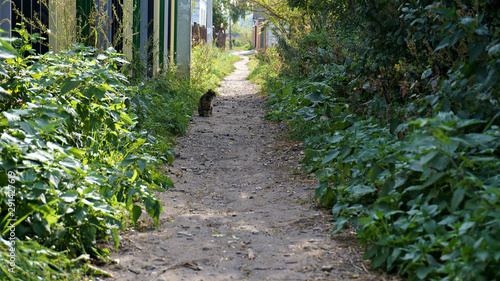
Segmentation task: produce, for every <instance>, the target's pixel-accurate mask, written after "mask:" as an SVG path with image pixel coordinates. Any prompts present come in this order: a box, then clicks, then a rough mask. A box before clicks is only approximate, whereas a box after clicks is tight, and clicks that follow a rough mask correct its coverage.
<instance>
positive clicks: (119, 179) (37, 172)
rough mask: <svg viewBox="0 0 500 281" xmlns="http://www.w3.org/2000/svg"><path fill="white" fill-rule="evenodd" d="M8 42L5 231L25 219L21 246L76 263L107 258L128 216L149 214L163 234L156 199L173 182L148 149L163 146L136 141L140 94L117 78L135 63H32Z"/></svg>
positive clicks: (0, 192) (0, 198)
mask: <svg viewBox="0 0 500 281" xmlns="http://www.w3.org/2000/svg"><path fill="white" fill-rule="evenodd" d="M0 42H1V48H2V52H1V55H2V57H1V58H0V70H1V72H0V74H1V75H2V77H1V80H0V87H1V98H2V115H1V117H0V134H1V137H0V145H1V146H0V154H1V157H0V159H1V160H0V167H1V168H0V169H1V171H2V172H1V175H2V176H1V177H0V181H1V186H2V189H0V205H1V206H2V207H1V210H2V212H1V217H2V218H5V219H4V220H3V221H2V222H1V226H2V229H5V227H6V225H7V224H8V223H9V221H8V220H7V218H10V217H15V218H17V221H16V222H15V231H16V237H17V238H18V239H19V240H21V241H28V240H33V241H34V242H38V243H39V244H40V245H42V246H45V247H49V246H51V247H53V250H54V251H63V250H64V251H67V254H68V255H69V256H70V257H76V256H79V255H80V254H85V253H88V254H90V255H92V256H100V255H102V254H106V253H107V250H105V249H99V248H98V247H97V244H96V240H97V239H100V238H102V239H105V240H108V238H109V237H111V238H112V239H113V240H114V242H115V245H116V246H118V234H117V233H118V232H117V231H118V229H120V228H121V227H122V222H123V220H124V214H126V213H128V216H129V217H130V219H131V220H132V222H135V221H137V219H138V218H139V217H140V216H141V213H142V208H143V207H144V208H145V210H146V212H147V213H148V214H149V215H150V216H151V217H152V218H153V220H154V221H155V223H156V224H158V219H159V214H160V212H161V211H162V207H161V203H160V202H159V201H158V200H157V199H156V197H155V195H154V193H153V191H154V190H162V189H164V188H169V187H172V182H171V181H170V179H168V178H167V177H165V176H163V175H161V174H159V173H158V172H156V171H155V170H154V169H151V168H152V167H153V166H152V165H155V162H156V161H157V160H156V159H155V158H154V157H152V156H150V155H149V154H148V153H147V147H148V146H149V145H151V144H152V143H154V142H155V139H154V138H153V137H152V136H151V135H150V134H148V133H146V132H140V133H139V132H136V131H134V129H135V126H136V125H137V120H136V117H135V114H134V112H133V110H132V108H131V106H130V99H131V97H133V96H134V95H135V93H136V92H137V88H136V87H133V86H129V85H127V84H128V83H127V80H126V78H125V77H124V76H123V75H121V74H120V73H119V72H117V71H116V69H117V68H118V67H119V66H120V65H122V64H124V63H126V62H125V61H124V60H123V59H122V58H121V55H119V54H117V53H116V52H115V51H114V50H113V49H112V48H110V49H108V50H107V51H106V52H104V53H101V54H97V53H95V52H94V51H95V50H94V49H93V48H88V47H83V46H75V48H74V49H73V50H71V51H67V52H63V53H60V54H58V55H53V54H46V55H39V56H29V57H23V56H21V55H19V53H18V52H17V51H16V50H14V49H12V47H10V46H9V42H8V41H7V40H5V39H1V40H0ZM27 43H28V42H26V44H27ZM8 174H9V175H10V176H7V175H8ZM9 187H12V188H14V190H15V196H14V200H15V210H13V209H10V211H9V209H8V208H7V206H9V207H11V206H10V205H12V204H10V205H9V200H8V199H9V198H12V196H10V197H9V194H10V193H9V192H10V191H9V190H10V189H9ZM141 206H142V207H141ZM125 211H126V212H125ZM6 231H7V230H5V231H4V233H2V234H5V233H6Z"/></svg>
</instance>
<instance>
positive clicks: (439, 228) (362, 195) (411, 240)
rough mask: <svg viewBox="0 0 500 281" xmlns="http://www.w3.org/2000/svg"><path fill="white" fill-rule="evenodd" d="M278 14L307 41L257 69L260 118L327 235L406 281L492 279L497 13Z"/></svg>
mask: <svg viewBox="0 0 500 281" xmlns="http://www.w3.org/2000/svg"><path fill="white" fill-rule="evenodd" d="M288 2H289V3H290V4H292V5H293V7H294V8H296V9H302V10H303V11H304V14H305V15H306V16H308V17H310V22H311V24H312V28H311V30H310V31H309V30H306V29H304V31H302V32H297V33H296V34H295V35H292V36H290V34H288V33H283V34H282V36H281V37H282V38H281V39H280V42H279V46H278V48H277V52H278V54H279V57H271V59H272V61H271V62H269V63H263V65H273V64H275V63H279V64H281V65H282V67H281V68H280V71H279V73H278V74H277V75H276V76H272V75H269V76H268V77H269V78H270V79H268V81H266V88H267V91H268V92H269V99H270V102H269V106H270V107H271V110H270V114H269V115H268V118H270V119H277V120H287V121H288V123H289V125H290V126H291V131H290V133H291V136H292V137H296V138H299V139H303V140H304V143H305V144H306V146H307V150H306V157H305V159H304V162H303V164H304V166H305V167H306V169H307V170H308V171H310V172H313V173H314V174H315V175H316V177H317V178H318V180H319V184H318V186H317V187H316V198H317V199H318V202H319V203H320V204H322V205H323V206H325V207H328V208H332V213H333V215H334V217H335V220H336V224H335V228H334V232H338V231H341V230H342V229H343V228H344V227H346V226H353V227H355V228H356V229H357V231H358V234H359V236H360V237H361V241H362V242H363V243H364V244H365V245H366V247H367V252H366V255H365V257H366V258H369V259H372V267H374V268H378V267H382V268H385V269H386V270H389V271H396V272H398V273H400V274H403V275H406V276H408V277H409V279H410V280H422V279H426V280H428V279H429V280H436V279H439V280H455V279H460V280H495V279H498V278H500V276H498V270H496V268H498V266H499V265H500V254H499V253H500V249H499V248H498V247H496V246H495V245H498V244H499V240H498V237H500V225H499V224H498V221H499V217H498V213H499V210H500V204H499V199H500V193H499V189H498V187H499V178H498V175H499V174H500V159H499V157H500V149H499V145H498V143H500V142H499V136H500V130H499V126H500V113H499V112H500V107H499V106H498V103H499V98H500V96H499V93H500V88H499V87H500V83H499V79H498V78H499V76H500V75H499V73H500V57H499V55H500V45H499V43H500V42H499V28H498V26H499V25H498V23H499V20H500V17H499V16H498V14H497V13H496V11H497V10H498V3H496V2H495V1H462V2H461V3H457V2H455V1H439V2H438V1H410V2H408V1H371V0H369V1H342V0H341V1H329V2H322V3H323V4H322V5H316V4H317V3H318V1H315V0H290V1H288ZM320 2H321V1H320ZM346 5H347V6H352V7H355V8H354V9H337V8H336V7H340V6H344V7H347V6H346ZM325 17H326V18H325ZM322 23H323V24H322ZM325 23H326V24H325ZM330 23H333V25H330Z"/></svg>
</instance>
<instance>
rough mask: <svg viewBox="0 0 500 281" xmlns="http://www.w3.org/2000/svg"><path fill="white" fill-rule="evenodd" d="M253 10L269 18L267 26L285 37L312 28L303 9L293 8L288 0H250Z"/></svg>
mask: <svg viewBox="0 0 500 281" xmlns="http://www.w3.org/2000/svg"><path fill="white" fill-rule="evenodd" d="M249 3H250V4H251V5H252V7H253V11H254V12H256V13H259V14H261V16H262V17H263V18H265V19H266V20H267V22H266V24H267V27H269V28H271V30H273V31H275V32H277V33H279V34H280V35H281V36H283V37H286V38H288V37H290V36H293V35H294V34H296V33H297V32H300V31H301V30H304V28H305V29H310V28H309V24H310V20H309V18H308V17H307V16H306V12H305V11H304V10H302V9H293V8H291V7H289V6H288V5H287V0H250V1H249Z"/></svg>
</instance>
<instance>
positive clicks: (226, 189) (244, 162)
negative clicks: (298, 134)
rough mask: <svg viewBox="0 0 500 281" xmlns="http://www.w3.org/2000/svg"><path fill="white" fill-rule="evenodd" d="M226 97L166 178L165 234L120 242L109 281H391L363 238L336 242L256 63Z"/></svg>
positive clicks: (146, 230)
mask: <svg viewBox="0 0 500 281" xmlns="http://www.w3.org/2000/svg"><path fill="white" fill-rule="evenodd" d="M242 58H243V59H242V60H241V61H239V62H237V63H236V64H235V66H236V70H235V71H234V72H233V73H231V74H230V75H229V76H228V77H226V79H225V80H224V81H223V82H222V86H221V87H219V88H218V89H217V91H218V93H219V95H218V96H217V98H216V99H215V101H214V106H215V109H214V115H213V116H212V117H209V118H204V117H198V116H195V117H194V118H193V122H192V124H191V126H190V131H189V133H188V135H187V136H186V137H182V138H179V140H178V142H179V143H178V145H177V148H176V153H177V154H178V158H177V159H176V160H175V162H174V164H173V166H170V167H167V168H166V172H167V173H169V176H170V177H171V178H172V179H173V180H174V183H175V189H173V190H169V191H166V192H165V193H160V194H159V195H158V197H159V198H160V200H162V202H163V204H164V205H163V208H164V213H163V214H162V215H161V217H160V227H159V228H158V229H156V228H153V227H151V225H152V224H151V223H150V222H148V221H147V220H146V221H144V220H142V224H143V229H142V231H127V232H125V233H122V234H121V235H120V243H121V245H120V249H119V251H118V252H117V253H113V254H112V258H113V259H115V260H116V261H117V264H116V265H111V266H108V268H107V270H109V271H111V272H112V274H113V278H110V279H107V280H134V281H137V280H169V281H171V280H205V281H208V280H214V281H221V280H390V279H392V277H388V276H387V275H385V274H383V273H380V272H374V271H370V270H368V269H367V268H368V267H369V265H368V262H366V261H363V260H362V259H361V254H362V253H361V249H360V247H358V246H356V243H355V241H356V239H355V235H354V234H352V233H344V234H341V235H337V236H334V239H332V237H331V236H330V233H331V229H332V224H331V223H330V222H329V220H328V219H329V218H330V215H329V212H328V211H327V210H323V209H320V208H318V207H317V206H316V204H314V203H313V202H312V200H311V196H312V194H313V189H314V186H315V182H314V181H313V180H310V179H308V178H307V176H305V175H303V174H301V173H300V172H299V170H297V169H296V165H297V163H298V161H299V160H300V159H301V155H302V151H301V149H302V148H301V146H300V144H298V143H293V142H289V141H287V140H286V139H285V138H284V137H283V136H282V133H283V131H282V129H281V127H280V125H279V124H276V123H272V122H269V121H265V120H263V119H262V117H263V116H264V115H265V110H264V109H263V108H262V105H263V104H264V102H265V100H264V99H263V98H261V97H260V96H259V95H258V91H259V89H258V87H257V86H255V85H253V84H251V83H250V82H249V81H247V80H246V79H245V78H246V77H247V76H248V73H249V70H248V68H247V66H246V63H247V62H248V57H246V56H242Z"/></svg>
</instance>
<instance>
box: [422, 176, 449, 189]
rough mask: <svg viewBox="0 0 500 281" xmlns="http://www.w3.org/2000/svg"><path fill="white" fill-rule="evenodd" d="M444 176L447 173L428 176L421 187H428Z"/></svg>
mask: <svg viewBox="0 0 500 281" xmlns="http://www.w3.org/2000/svg"><path fill="white" fill-rule="evenodd" d="M445 176H447V174H446V173H444V172H440V173H436V174H434V175H433V176H432V177H431V178H429V179H428V180H427V181H426V182H425V183H424V184H422V186H421V188H426V187H429V186H431V185H433V184H435V183H436V182H438V181H439V180H441V179H442V178H443V177H445Z"/></svg>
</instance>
